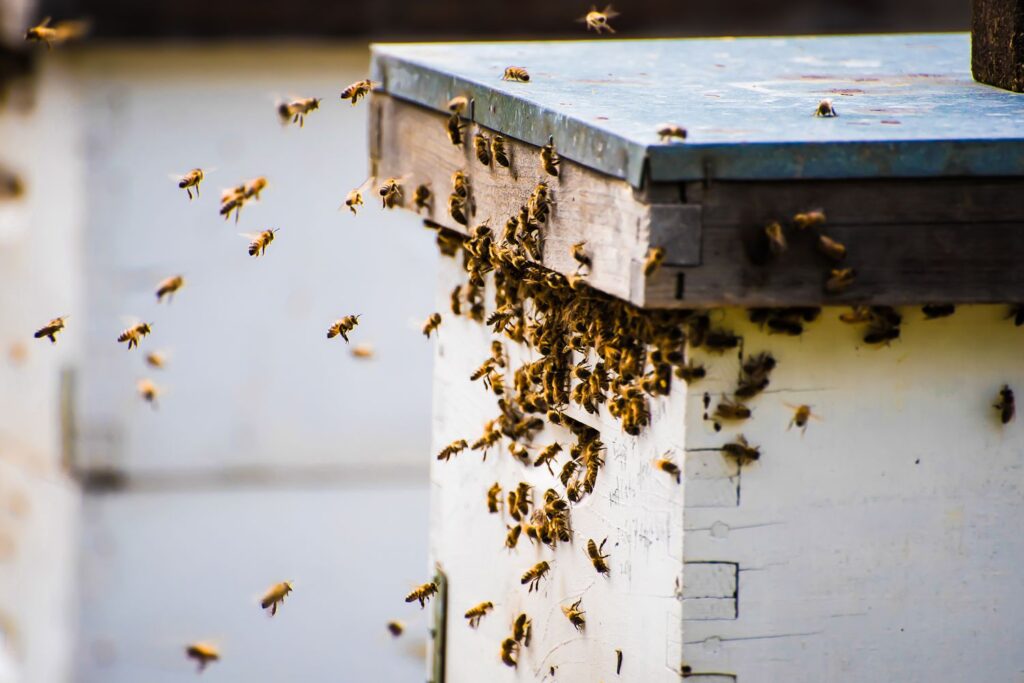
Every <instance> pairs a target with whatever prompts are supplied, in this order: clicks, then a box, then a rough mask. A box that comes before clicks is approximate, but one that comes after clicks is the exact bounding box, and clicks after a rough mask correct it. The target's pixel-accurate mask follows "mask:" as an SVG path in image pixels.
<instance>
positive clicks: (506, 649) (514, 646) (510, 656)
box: [501, 638, 519, 669]
mask: <svg viewBox="0 0 1024 683" xmlns="http://www.w3.org/2000/svg"><path fill="white" fill-rule="evenodd" d="M518 652H519V643H517V642H516V641H515V639H514V638H506V639H505V640H503V641H501V661H502V662H503V663H504V664H505V666H511V667H512V668H513V669H514V668H516V667H517V666H518V665H519V662H518V661H517V660H516V657H515V655H516V654H517V653H518Z"/></svg>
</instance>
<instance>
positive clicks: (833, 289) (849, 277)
mask: <svg viewBox="0 0 1024 683" xmlns="http://www.w3.org/2000/svg"><path fill="white" fill-rule="evenodd" d="M856 276H857V273H856V272H855V271H854V270H853V268H833V269H832V270H830V271H829V273H828V279H827V280H825V291H826V292H828V293H829V294H842V293H843V292H845V291H846V290H847V289H848V288H849V287H850V285H852V284H853V281H854V279H856Z"/></svg>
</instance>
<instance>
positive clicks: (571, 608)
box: [562, 598, 587, 631]
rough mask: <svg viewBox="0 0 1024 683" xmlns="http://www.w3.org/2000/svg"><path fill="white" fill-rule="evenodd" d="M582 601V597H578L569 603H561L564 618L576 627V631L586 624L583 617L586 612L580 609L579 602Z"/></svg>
mask: <svg viewBox="0 0 1024 683" xmlns="http://www.w3.org/2000/svg"><path fill="white" fill-rule="evenodd" d="M582 602H583V598H580V599H579V600H577V601H576V602H574V603H572V604H571V605H562V614H564V615H565V618H566V619H568V620H569V622H570V623H571V624H572V625H573V626H575V627H576V630H577V631H582V630H583V629H584V628H586V626H587V620H586V619H585V618H584V617H583V615H584V614H586V612H584V611H583V610H581V609H580V604H581V603H582Z"/></svg>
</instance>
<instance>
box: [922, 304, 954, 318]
mask: <svg viewBox="0 0 1024 683" xmlns="http://www.w3.org/2000/svg"><path fill="white" fill-rule="evenodd" d="M921 312H922V313H924V319H925V320H935V319H936V318H948V317H949V316H951V315H953V313H955V312H956V306H954V305H953V304H925V305H924V306H922V307H921Z"/></svg>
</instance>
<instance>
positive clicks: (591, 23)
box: [577, 5, 619, 33]
mask: <svg viewBox="0 0 1024 683" xmlns="http://www.w3.org/2000/svg"><path fill="white" fill-rule="evenodd" d="M617 16H619V13H618V12H616V11H615V10H613V9H612V6H611V5H608V6H607V7H605V8H604V10H603V11H601V12H598V11H597V7H595V6H594V5H591V6H590V11H589V12H587V13H586V14H585V15H583V16H582V17H580V18H579V19H577V21H582V22H583V23H585V24H586V25H587V30H588V31H589V30H590V29H594V30H595V31H597V32H598V33H600V32H601V31H608V32H609V33H615V29H613V28H612V27H611V26H610V25H609V24H608V20H609V19H614V18H615V17H617Z"/></svg>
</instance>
